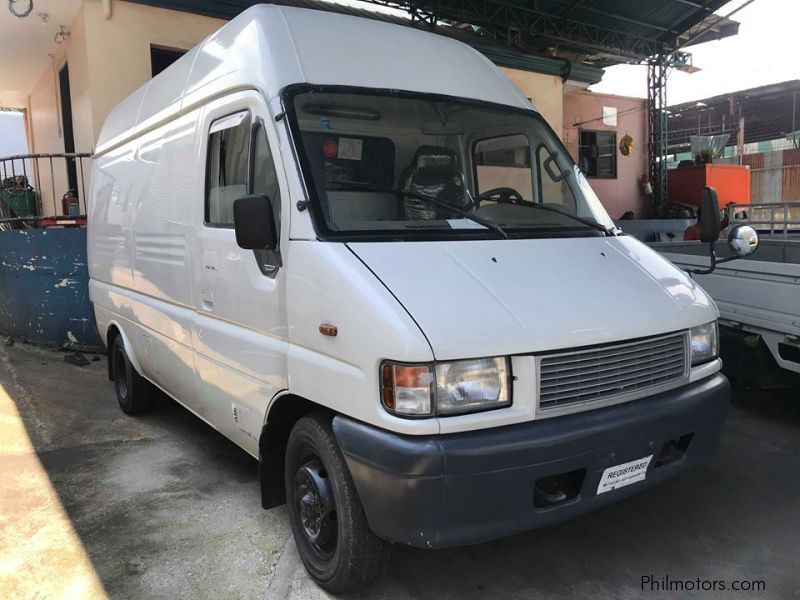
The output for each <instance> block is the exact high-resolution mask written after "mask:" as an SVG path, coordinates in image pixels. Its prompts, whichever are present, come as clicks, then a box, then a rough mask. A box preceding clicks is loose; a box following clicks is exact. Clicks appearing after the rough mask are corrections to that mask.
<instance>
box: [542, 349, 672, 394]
mask: <svg viewBox="0 0 800 600" xmlns="http://www.w3.org/2000/svg"><path fill="white" fill-rule="evenodd" d="M675 368H677V369H678V370H679V371H680V372H683V360H682V359H680V358H678V357H675V358H673V359H671V360H669V361H664V362H661V363H659V364H658V368H654V365H641V364H637V366H636V368H633V369H627V370H626V371H625V372H624V373H620V369H615V370H614V372H611V373H606V374H604V375H580V376H579V375H573V376H571V377H557V378H554V379H550V380H548V382H547V383H544V381H545V380H542V381H543V383H542V385H541V386H540V389H541V390H546V389H550V388H559V387H563V386H564V385H578V387H579V388H580V387H581V386H580V385H579V384H581V383H583V382H589V381H605V380H609V379H617V380H619V378H620V375H623V376H627V375H635V374H636V373H643V374H648V373H650V374H652V373H658V372H660V371H669V370H674V369H675ZM576 377H577V378H578V379H576ZM565 391H568V390H565Z"/></svg>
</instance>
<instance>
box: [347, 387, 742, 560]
mask: <svg viewBox="0 0 800 600" xmlns="http://www.w3.org/2000/svg"><path fill="white" fill-rule="evenodd" d="M729 394H730V390H729V385H728V381H727V379H725V377H724V376H722V375H720V374H717V375H714V376H712V377H709V378H707V379H704V380H702V381H698V382H696V383H693V384H690V385H687V386H684V387H682V388H680V389H677V390H672V391H669V392H665V393H662V394H658V395H655V396H651V397H648V398H643V399H640V400H636V401H633V402H628V403H625V404H619V405H616V406H611V407H608V408H602V409H596V410H589V411H586V412H582V413H577V414H573V415H567V416H563V417H555V418H551V419H543V420H540V421H531V422H528V423H522V424H518V425H509V426H506V427H496V428H493V429H483V430H478V431H471V432H465V433H457V434H448V435H435V436H408V435H400V434H396V433H391V432H388V431H384V430H381V429H376V428H374V427H371V426H369V425H365V424H363V423H360V422H357V421H353V420H352V419H349V418H347V417H342V416H337V417H335V418H334V420H333V430H334V433H335V435H336V438H337V440H338V442H339V445H340V446H341V448H342V451H343V453H344V456H345V460H346V461H347V465H348V467H349V469H350V473H351V474H352V476H353V480H354V481H355V484H356V488H357V489H358V493H359V497H360V499H361V503H362V505H363V507H364V511H365V513H366V516H367V520H368V521H369V524H370V526H371V527H372V529H373V531H374V532H375V533H376V534H377V535H379V536H381V537H383V538H386V539H389V540H392V541H395V542H398V543H403V544H409V545H411V546H417V547H422V548H446V547H450V546H460V545H464V544H475V543H480V542H484V541H488V540H491V539H495V538H499V537H503V536H506V535H510V534H513V533H517V532H521V531H526V530H529V529H533V528H536V527H541V526H544V525H549V524H552V523H556V522H558V521H562V520H565V519H568V518H571V517H574V516H576V515H580V514H582V513H585V512H588V511H590V510H594V509H595V508H599V507H601V506H604V505H606V504H610V503H612V502H615V501H617V500H619V499H621V498H624V497H626V496H630V495H631V494H634V493H636V492H638V491H641V490H643V489H646V488H648V487H651V486H653V485H656V484H658V483H660V482H662V481H664V480H666V479H668V478H670V477H672V476H674V475H676V474H678V473H680V472H682V471H684V470H686V469H688V468H690V467H692V466H694V465H696V464H699V463H702V462H704V461H706V460H707V459H709V458H710V457H711V456H713V455H714V454H715V452H716V450H717V448H718V446H719V438H720V435H721V432H722V427H723V424H724V421H725V416H726V414H727V411H728V403H729ZM687 440H688V447H685V448H684V446H686V444H687ZM671 441H675V442H678V441H679V443H677V444H670V442H671ZM678 446H680V447H681V448H683V450H680V449H678ZM666 448H670V452H669V453H668V454H669V457H667V456H666V455H665V454H664V451H665V449H666ZM651 454H652V455H654V456H653V460H652V461H651V463H650V466H649V467H648V469H647V475H646V478H645V480H644V481H641V482H637V483H633V484H631V485H628V486H626V487H622V488H618V489H616V490H613V491H608V492H605V493H602V494H599V495H598V494H597V493H596V491H597V486H598V484H599V482H600V478H601V476H602V474H603V471H604V470H605V469H607V468H608V467H611V466H614V465H619V464H621V463H625V462H628V461H632V460H635V459H640V458H642V457H646V456H649V455H651ZM660 457H661V458H662V459H663V460H659V458H660ZM565 473H570V474H572V475H570V476H569V481H570V482H571V485H572V487H573V490H574V491H573V492H572V493H570V494H568V496H569V497H568V498H567V499H565V500H562V501H557V502H555V503H553V504H549V505H546V506H542V505H541V495H539V496H538V499H539V500H538V501H537V503H535V502H534V496H535V489H536V486H538V485H541V484H542V483H541V482H542V481H545V482H547V481H548V480H550V481H552V479H553V478H554V477H556V478H557V477H559V476H560V475H561V474H565ZM575 473H578V474H582V475H580V476H579V478H578V479H577V480H576V477H577V476H575V475H574V474H575ZM543 478H545V479H543ZM537 482H539V483H537ZM537 493H538V492H537Z"/></svg>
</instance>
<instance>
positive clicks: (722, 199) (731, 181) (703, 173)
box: [667, 164, 750, 208]
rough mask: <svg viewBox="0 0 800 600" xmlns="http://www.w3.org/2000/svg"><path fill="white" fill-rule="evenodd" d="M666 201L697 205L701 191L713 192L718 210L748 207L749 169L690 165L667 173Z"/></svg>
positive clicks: (713, 165) (701, 194)
mask: <svg viewBox="0 0 800 600" xmlns="http://www.w3.org/2000/svg"><path fill="white" fill-rule="evenodd" d="M667 185H668V189H669V199H670V201H671V202H673V203H677V204H688V205H689V206H700V199H701V198H702V197H703V188H704V187H706V186H709V187H713V188H714V189H716V190H717V197H718V198H719V207H720V208H725V206H727V205H728V204H731V203H735V204H750V168H749V167H748V166H747V165H715V164H706V165H694V166H691V167H678V168H677V169H670V170H669V171H667Z"/></svg>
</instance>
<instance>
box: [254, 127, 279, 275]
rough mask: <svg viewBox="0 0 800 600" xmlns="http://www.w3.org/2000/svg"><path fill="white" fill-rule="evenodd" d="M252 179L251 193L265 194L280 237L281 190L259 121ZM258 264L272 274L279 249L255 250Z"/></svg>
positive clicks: (276, 265)
mask: <svg viewBox="0 0 800 600" xmlns="http://www.w3.org/2000/svg"><path fill="white" fill-rule="evenodd" d="M252 152H253V169H252V173H253V180H252V186H251V193H252V194H264V195H266V196H267V197H268V198H269V199H270V202H271V204H272V213H273V217H274V219H275V232H276V233H277V234H278V236H277V237H278V240H280V239H281V190H280V187H278V176H277V175H276V173H275V161H274V159H273V158H272V151H271V150H270V148H269V140H268V139H267V132H266V130H265V129H264V124H263V123H261V122H260V121H259V122H257V123H256V125H255V127H254V128H253V151H252ZM255 253H256V260H258V266H259V267H260V268H261V271H262V272H263V273H264V274H265V275H270V276H271V275H274V273H275V271H277V270H278V267H280V266H281V257H280V249H276V250H256V251H255Z"/></svg>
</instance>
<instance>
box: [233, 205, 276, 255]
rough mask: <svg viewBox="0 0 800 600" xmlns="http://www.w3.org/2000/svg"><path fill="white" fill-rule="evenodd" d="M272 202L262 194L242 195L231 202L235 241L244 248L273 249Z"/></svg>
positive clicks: (274, 237)
mask: <svg viewBox="0 0 800 600" xmlns="http://www.w3.org/2000/svg"><path fill="white" fill-rule="evenodd" d="M272 214H273V213H272V203H271V202H270V199H269V198H268V197H267V196H265V195H264V194H254V195H252V196H244V197H242V198H239V199H238V200H236V201H235V202H234V203H233V223H234V228H235V230H236V243H237V244H239V247H240V248H244V249H245V250H261V249H267V250H273V249H275V247H276V245H277V239H276V238H277V234H276V231H275V221H274V220H273V218H272Z"/></svg>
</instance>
